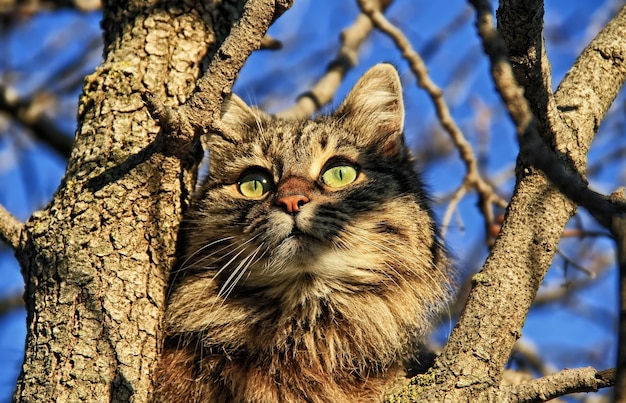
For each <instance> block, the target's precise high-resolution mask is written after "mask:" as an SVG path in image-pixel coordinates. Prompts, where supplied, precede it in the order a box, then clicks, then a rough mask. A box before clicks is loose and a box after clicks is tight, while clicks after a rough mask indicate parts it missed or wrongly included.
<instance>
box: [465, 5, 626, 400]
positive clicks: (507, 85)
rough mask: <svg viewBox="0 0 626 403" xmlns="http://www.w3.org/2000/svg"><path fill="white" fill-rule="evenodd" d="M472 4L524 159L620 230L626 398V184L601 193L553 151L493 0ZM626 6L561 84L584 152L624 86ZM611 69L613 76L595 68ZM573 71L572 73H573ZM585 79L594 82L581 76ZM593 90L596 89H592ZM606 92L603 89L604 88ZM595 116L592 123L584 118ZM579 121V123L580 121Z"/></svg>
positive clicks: (620, 378)
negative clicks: (513, 62)
mask: <svg viewBox="0 0 626 403" xmlns="http://www.w3.org/2000/svg"><path fill="white" fill-rule="evenodd" d="M472 4H473V5H474V7H475V8H476V10H477V12H478V23H477V27H478V32H479V34H480V36H481V38H482V40H483V44H484V48H485V52H486V53H487V54H488V55H489V57H490V59H491V64H492V74H493V78H494V82H495V84H496V88H497V90H498V92H499V93H500V96H501V97H502V99H503V101H504V102H505V104H506V106H507V109H508V111H509V114H510V116H511V118H512V119H513V121H514V123H515V125H516V127H517V131H518V138H519V143H520V154H521V156H522V159H523V160H524V161H526V162H527V163H530V164H531V165H533V166H536V167H538V168H540V169H541V170H542V171H543V172H544V173H545V174H546V176H548V177H549V178H550V180H551V181H552V183H553V184H555V185H556V186H557V187H558V188H559V190H560V191H561V192H562V193H563V194H565V195H566V196H568V197H569V198H570V199H571V200H572V201H574V202H575V203H576V204H579V205H581V206H583V207H585V208H586V209H587V210H588V211H589V212H590V213H591V214H592V215H593V216H594V218H596V220H598V222H600V223H601V224H602V225H603V226H605V227H606V228H607V229H609V230H610V231H611V232H612V233H613V235H614V236H615V239H616V243H617V250H618V260H619V265H620V293H621V298H620V304H621V315H620V318H621V320H620V343H619V349H618V364H617V371H618V375H617V387H616V388H615V395H616V400H620V399H621V398H626V347H624V340H626V203H625V202H624V201H625V200H624V195H623V190H621V191H620V192H617V193H615V194H614V195H612V196H611V197H605V196H602V195H600V194H598V193H596V192H594V191H592V190H590V189H589V188H588V187H587V183H586V181H585V180H584V179H583V178H582V176H581V175H580V174H579V173H578V172H576V171H574V169H573V167H571V166H570V167H569V168H568V167H567V166H566V165H565V163H564V161H563V159H569V157H570V156H569V155H568V156H567V158H566V157H565V156H563V157H561V158H560V157H559V156H557V155H556V154H554V153H553V152H551V151H550V150H549V149H548V147H547V146H546V145H545V144H544V142H543V140H542V139H541V136H540V135H539V131H538V124H537V120H536V119H535V117H534V115H533V113H532V112H531V111H530V108H529V106H528V102H527V101H526V99H525V98H524V95H523V90H522V89H521V88H520V87H519V86H518V85H517V83H516V81H515V79H514V78H513V74H512V70H511V67H510V64H509V63H508V60H507V51H506V48H505V46H504V43H503V42H502V40H501V39H500V38H499V36H498V34H497V32H496V31H495V29H494V28H493V17H492V15H491V9H490V5H489V2H488V1H481V0H475V1H472ZM625 23H626V6H625V7H623V8H622V10H621V11H620V12H619V13H618V14H617V15H616V16H615V18H613V20H612V21H611V22H609V24H607V25H606V26H605V27H604V29H603V30H602V31H601V32H600V33H599V34H598V36H597V37H596V38H595V39H594V41H592V43H591V44H590V45H589V46H588V47H587V48H586V49H585V51H584V52H583V53H582V54H581V56H580V57H579V58H578V60H577V63H576V64H575V66H574V67H573V68H572V69H571V70H570V72H569V73H568V75H567V76H566V78H565V79H564V80H563V83H562V86H561V87H560V88H566V89H567V90H563V91H566V92H568V95H569V97H568V99H567V102H568V106H567V107H565V106H562V107H561V111H562V113H568V112H572V111H574V112H573V114H572V115H571V117H570V115H568V118H570V119H572V118H575V119H578V120H579V121H578V122H573V119H572V123H571V128H572V129H574V130H576V129H578V130H577V133H576V134H577V137H578V138H577V139H576V141H577V145H578V146H577V147H574V148H575V149H576V151H577V152H578V153H579V156H580V155H581V154H582V155H583V156H584V155H585V154H586V150H587V149H588V147H589V142H590V139H591V138H592V137H593V135H594V134H595V132H596V131H597V129H598V126H599V123H598V122H600V121H601V119H602V118H603V117H604V114H605V113H606V111H607V110H608V107H609V105H610V104H611V103H612V101H613V99H614V98H615V96H616V95H617V92H618V91H619V88H621V87H622V85H623V84H624V81H625V80H626V64H625V63H624V59H625V57H624V54H626V41H624V40H623V38H624V37H625V35H626V24H625ZM596 69H599V70H602V69H604V70H607V71H609V72H610V73H609V74H610V75H611V76H610V77H604V76H605V75H604V74H602V73H600V74H598V72H597V71H596ZM596 75H600V76H602V77H604V78H605V80H609V81H610V83H611V84H612V85H613V86H612V87H606V83H604V82H600V81H596V80H597V78H596ZM572 77H573V78H572ZM581 79H586V80H590V81H589V82H581V81H579V80H581ZM572 83H576V84H578V85H579V86H580V87H581V88H584V90H581V89H577V88H575V87H573V86H572V85H573V84H572ZM590 88H593V89H606V92H607V93H606V94H602V95H595V96H594V98H595V99H591V100H590V99H589V97H590V96H589V95H588V94H589V92H590ZM592 92H593V91H592ZM601 92H602V91H601ZM581 118H584V119H587V120H589V119H590V118H592V119H594V120H593V122H592V125H589V123H588V122H586V121H585V120H583V121H580V119H581ZM575 123H579V124H578V125H577V124H575ZM585 160H586V158H584V157H582V158H574V162H575V165H577V166H578V168H579V169H582V166H581V162H584V161H585Z"/></svg>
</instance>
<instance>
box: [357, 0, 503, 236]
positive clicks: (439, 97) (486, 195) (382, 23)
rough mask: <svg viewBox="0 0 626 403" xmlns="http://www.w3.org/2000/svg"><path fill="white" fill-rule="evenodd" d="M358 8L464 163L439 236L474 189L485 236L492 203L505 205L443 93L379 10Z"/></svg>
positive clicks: (366, 2)
mask: <svg viewBox="0 0 626 403" xmlns="http://www.w3.org/2000/svg"><path fill="white" fill-rule="evenodd" d="M358 4H359V7H360V8H361V11H362V12H363V13H365V14H366V15H367V16H369V18H371V19H372V22H373V23H374V25H375V26H376V28H378V29H379V30H380V31H382V32H383V33H385V34H386V35H388V36H389V37H390V38H391V39H392V40H393V42H394V43H395V44H396V46H397V47H398V49H399V50H400V51H401V52H402V56H403V57H404V59H405V60H406V61H407V62H408V63H409V66H410V67H411V71H413V74H414V75H415V77H416V78H417V83H418V85H419V86H420V87H421V88H423V89H424V90H425V91H426V92H427V93H428V95H429V96H430V99H431V101H432V103H433V105H434V107H435V110H436V111H437V117H438V118H439V121H440V122H441V125H442V126H443V128H444V130H445V131H446V132H447V133H448V135H449V136H450V138H451V139H452V142H453V143H454V145H455V146H456V147H457V149H458V150H459V155H460V156H461V159H462V160H463V162H464V163H465V169H466V174H465V177H464V178H463V183H462V184H461V185H460V186H459V188H458V189H457V191H456V192H455V193H454V196H453V197H452V199H451V200H450V204H449V206H448V208H447V209H446V213H445V215H444V218H443V224H442V228H443V229H442V233H443V234H444V235H445V231H446V227H447V226H448V224H449V222H450V219H451V217H452V213H453V212H454V210H455V209H456V206H457V204H458V203H459V202H460V200H461V199H462V198H463V196H464V195H465V194H466V193H467V191H468V190H469V189H472V188H474V189H476V191H477V192H478V195H479V198H480V207H481V211H482V213H483V215H484V217H485V229H486V231H485V232H486V233H487V234H488V233H489V231H488V228H489V226H490V225H491V223H492V222H493V221H494V216H493V210H492V203H496V204H497V205H499V206H500V207H506V205H507V202H506V201H505V200H504V199H503V198H501V197H500V196H499V195H498V194H497V193H496V192H495V190H494V189H493V187H492V186H491V185H490V184H489V183H488V182H487V181H485V180H484V179H483V177H482V176H481V175H480V172H479V170H478V161H477V159H476V156H475V155H474V150H473V149H472V146H471V144H470V143H469V141H467V139H466V138H465V136H464V135H463V132H461V129H460V128H459V126H458V125H457V124H456V122H455V121H454V119H453V118H452V115H451V114H450V108H448V104H447V103H446V100H445V98H444V97H443V91H442V90H441V88H439V87H438V86H437V85H436V84H435V83H434V82H433V81H432V80H431V79H430V76H429V75H428V69H427V68H426V65H425V64H424V61H423V60H422V58H421V56H420V55H419V53H417V51H415V50H414V49H413V47H412V46H411V43H410V42H409V40H408V39H407V38H406V36H405V35H404V33H403V32H402V31H401V30H400V29H398V28H397V27H395V26H394V25H393V24H391V23H390V22H389V21H388V20H387V18H385V16H384V14H383V13H382V12H381V11H380V9H379V8H377V7H376V5H375V4H374V3H373V2H371V1H370V0H358Z"/></svg>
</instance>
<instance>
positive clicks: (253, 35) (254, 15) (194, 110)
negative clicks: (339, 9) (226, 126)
mask: <svg viewBox="0 0 626 403" xmlns="http://www.w3.org/2000/svg"><path fill="white" fill-rule="evenodd" d="M292 3H293V1H292V0H282V1H278V2H274V1H273V0H250V1H248V2H247V3H246V5H245V7H244V10H243V14H242V16H241V18H240V19H239V20H238V21H237V23H235V25H234V26H233V28H232V30H231V32H230V35H228V37H227V38H226V39H225V40H224V42H223V43H222V45H221V46H220V48H219V49H218V51H217V52H216V53H215V55H214V56H213V60H212V61H211V64H210V65H209V68H208V70H207V72H206V73H205V74H204V76H203V77H202V78H200V79H199V80H198V87H197V88H198V89H199V91H197V92H196V93H194V94H193V95H192V96H191V98H189V100H188V101H187V103H186V104H185V105H184V106H183V107H182V108H181V109H182V110H181V113H184V114H185V115H187V117H188V118H189V120H190V122H191V123H192V125H194V126H195V127H197V128H200V129H203V130H204V129H207V128H212V129H214V131H218V132H219V131H221V130H220V127H219V122H220V120H219V117H220V116H219V115H220V106H221V105H222V102H223V99H224V97H225V96H227V95H228V94H230V91H231V88H232V86H233V83H234V82H235V78H236V77H237V75H238V74H239V70H241V68H242V67H243V64H244V63H245V61H246V60H247V59H248V56H250V53H252V51H254V50H256V49H259V47H260V46H261V43H262V40H263V38H264V36H265V33H266V31H267V29H268V28H269V26H270V24H271V23H272V22H273V21H274V20H275V19H276V18H278V16H279V15H280V14H281V13H283V12H284V11H286V10H287V9H288V8H289V7H291V4H292Z"/></svg>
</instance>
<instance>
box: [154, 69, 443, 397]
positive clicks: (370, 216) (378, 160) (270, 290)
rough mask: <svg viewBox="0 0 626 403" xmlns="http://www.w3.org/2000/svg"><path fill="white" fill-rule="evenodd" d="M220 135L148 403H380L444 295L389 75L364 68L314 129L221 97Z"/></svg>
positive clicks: (439, 259)
mask: <svg viewBox="0 0 626 403" xmlns="http://www.w3.org/2000/svg"><path fill="white" fill-rule="evenodd" d="M222 124H223V126H224V128H225V129H224V133H221V134H219V135H218V134H213V135H212V136H210V138H209V150H210V162H209V174H208V177H207V179H206V180H205V181H204V183H203V184H202V185H201V186H200V187H199V191H198V194H197V195H196V196H195V200H194V204H193V206H192V208H190V211H191V212H190V214H189V217H188V218H187V220H186V221H185V224H184V229H183V231H184V237H185V240H184V242H185V243H186V249H185V256H184V257H183V258H181V260H180V264H179V266H178V268H177V269H176V270H174V271H173V273H172V275H171V280H170V291H169V293H170V294H169V299H168V306H167V311H166V314H165V319H164V321H165V323H164V326H165V333H166V340H165V346H164V352H163V355H162V358H161V363H160V367H159V369H158V371H157V377H156V385H157V392H156V394H157V400H158V401H162V402H368V401H372V402H374V401H381V400H382V399H383V398H384V397H385V396H386V395H388V394H389V393H391V392H392V391H393V390H395V388H397V387H398V385H401V384H402V380H403V379H405V376H406V371H407V368H406V366H407V365H408V364H407V363H408V362H410V360H411V359H413V358H414V357H415V356H417V355H419V353H420V351H419V349H420V347H419V345H420V343H421V342H423V340H424V338H425V335H426V333H427V332H428V331H429V328H430V323H431V321H432V320H433V319H432V318H433V316H434V315H435V314H437V313H438V312H440V311H441V310H442V309H443V308H444V307H445V306H446V303H447V302H448V301H449V299H450V297H451V291H452V286H451V283H452V281H451V277H452V276H451V273H450V271H451V270H450V267H449V266H450V265H449V264H448V263H447V262H448V259H447V258H446V253H445V251H444V248H443V247H442V245H441V243H440V241H439V240H438V235H437V229H436V226H435V224H434V219H433V214H432V211H431V208H430V207H429V201H428V197H427V194H426V192H425V190H424V188H423V184H422V182H421V180H420V178H419V176H418V174H417V172H416V170H415V168H414V162H413V160H412V158H411V155H410V153H409V150H408V149H407V147H406V145H405V142H404V138H403V125H404V105H403V101H402V89H401V84H400V79H399V76H398V73H397V71H396V70H395V68H394V67H393V66H392V65H390V64H379V65H376V66H374V67H372V68H371V69H370V70H369V71H367V72H366V73H365V75H363V76H362V77H361V78H360V80H359V81H358V82H357V83H356V85H355V86H354V88H353V89H352V90H351V91H350V93H349V94H348V95H347V97H346V99H345V101H344V102H343V103H342V104H341V105H340V106H339V108H338V109H337V110H336V112H335V113H333V114H332V115H330V116H321V117H318V118H316V119H315V120H302V121H290V120H283V119H278V118H275V117H271V116H269V115H267V114H265V113H263V112H261V111H259V110H256V109H253V108H250V107H249V106H247V105H246V104H245V103H244V102H243V101H242V100H241V99H239V98H238V97H237V96H235V95H232V96H231V97H230V99H228V100H227V101H226V102H225V103H224V106H223V108H222Z"/></svg>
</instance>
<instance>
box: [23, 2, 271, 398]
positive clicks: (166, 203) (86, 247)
mask: <svg viewBox="0 0 626 403" xmlns="http://www.w3.org/2000/svg"><path fill="white" fill-rule="evenodd" d="M244 3H245V2H244V1H241V0H224V1H212V2H194V1H186V2H180V1H150V2H147V1H130V2H116V1H108V2H105V3H104V4H103V14H104V18H103V22H102V27H103V30H104V38H105V50H104V61H103V63H102V65H101V66H100V67H99V68H98V69H97V70H96V72H95V73H94V74H92V75H91V76H89V77H87V78H86V80H85V86H84V91H83V95H82V96H81V99H80V106H79V112H78V129H77V132H76V139H75V142H74V147H73V151H72V154H71V157H70V159H69V162H68V165H67V171H66V174H65V177H64V179H63V181H62V183H61V185H60V186H59V188H58V190H57V191H56V193H55V195H54V197H53V199H52V201H51V202H50V204H49V205H48V206H47V207H46V208H45V209H44V210H42V211H39V212H37V213H35V214H33V216H32V217H31V218H30V219H29V220H28V222H27V223H26V224H25V226H24V227H23V229H22V231H21V238H20V241H19V246H18V248H17V256H18V259H19V260H20V263H21V265H22V267H23V273H24V277H25V280H26V293H25V296H26V297H25V299H26V308H27V310H28V319H27V323H28V338H27V342H26V354H25V362H24V365H23V368H22V374H21V376H20V379H19V381H18V387H17V390H16V392H15V395H14V398H15V399H16V400H18V401H24V402H28V401H58V402H69V401H136V402H146V401H149V400H150V395H151V391H152V379H151V374H152V372H153V369H154V367H155V364H156V360H157V359H158V355H159V352H160V344H161V338H160V330H161V329H160V323H161V316H162V312H163V305H164V297H165V293H164V290H165V284H166V278H167V270H168V268H169V267H170V266H171V264H172V261H173V258H174V255H175V249H176V239H177V231H178V225H179V222H180V219H181V216H182V214H183V212H184V210H185V208H186V206H187V203H188V200H189V196H190V194H191V193H192V191H193V189H194V180H195V165H196V163H197V161H198V158H199V151H200V150H199V148H198V147H197V145H196V146H187V147H183V148H181V149H178V150H177V149H174V150H173V149H171V148H168V147H164V146H163V145H164V141H163V138H162V136H159V128H158V126H157V125H156V124H155V122H154V120H153V119H151V117H150V116H149V114H148V111H147V108H146V107H145V106H144V102H143V101H142V97H141V95H142V93H143V92H145V91H149V92H151V93H152V94H154V96H156V97H158V98H160V99H161V100H163V102H164V103H165V104H166V105H169V106H178V105H180V104H182V103H183V102H185V101H186V100H187V98H188V97H189V95H190V93H191V92H192V90H193V89H194V87H195V86H196V81H197V79H198V77H199V76H200V74H201V72H202V64H203V62H206V61H207V60H209V59H210V58H211V56H212V55H213V54H214V53H215V49H216V48H217V46H218V45H219V44H220V43H221V42H222V41H223V39H224V37H225V36H226V35H227V34H228V32H229V30H230V28H231V26H232V24H233V22H234V21H235V20H236V19H237V18H238V17H239V15H240V13H241V9H242V5H243V4H244ZM272 4H273V3H272ZM231 84H232V83H231Z"/></svg>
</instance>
